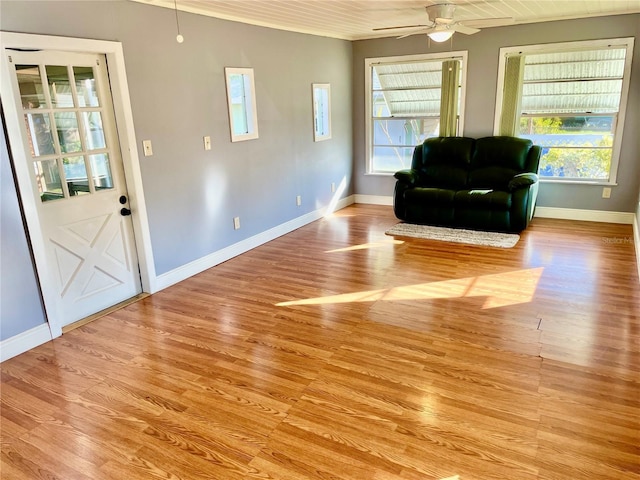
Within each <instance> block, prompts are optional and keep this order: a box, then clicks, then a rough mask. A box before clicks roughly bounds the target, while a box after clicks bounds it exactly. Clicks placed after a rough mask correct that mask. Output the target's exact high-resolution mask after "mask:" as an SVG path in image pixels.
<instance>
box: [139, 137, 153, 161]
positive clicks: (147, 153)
mask: <svg viewBox="0 0 640 480" xmlns="http://www.w3.org/2000/svg"><path fill="white" fill-rule="evenodd" d="M142 148H143V149H144V156H145V157H150V156H151V155H153V148H151V140H145V141H143V142H142Z"/></svg>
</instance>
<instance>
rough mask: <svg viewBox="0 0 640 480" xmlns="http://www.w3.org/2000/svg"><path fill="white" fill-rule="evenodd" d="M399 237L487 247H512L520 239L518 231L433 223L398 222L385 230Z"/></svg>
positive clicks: (388, 233)
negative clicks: (466, 227) (468, 227)
mask: <svg viewBox="0 0 640 480" xmlns="http://www.w3.org/2000/svg"><path fill="white" fill-rule="evenodd" d="M385 233H386V234H387V235H392V236H398V237H413V238H424V239H427V240H440V241H443V242H455V243H466V244H469V245H482V246H485V247H499V248H512V247H514V246H515V245H516V243H518V240H520V235H518V234H516V233H496V232H481V231H477V230H464V229H460V228H445V227H432V226H431V225H414V224H412V223H398V224H397V225H395V226H393V227H391V228H390V229H389V230H387V231H386V232H385Z"/></svg>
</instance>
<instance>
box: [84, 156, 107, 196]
mask: <svg viewBox="0 0 640 480" xmlns="http://www.w3.org/2000/svg"><path fill="white" fill-rule="evenodd" d="M89 161H90V162H91V171H92V172H93V186H94V187H95V189H96V191H98V190H105V189H109V188H113V179H112V178H111V166H110V165H109V155H107V154H106V153H100V154H98V155H90V156H89Z"/></svg>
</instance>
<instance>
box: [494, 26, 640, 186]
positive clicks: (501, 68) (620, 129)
mask: <svg viewBox="0 0 640 480" xmlns="http://www.w3.org/2000/svg"><path fill="white" fill-rule="evenodd" d="M633 46H634V38H633V37H624V38H611V39H601V40H586V41H576V42H560V43H548V44H536V45H523V46H516V47H502V48H500V57H499V64H498V83H497V92H496V109H495V115H494V123H493V132H494V134H495V135H498V132H499V131H500V119H501V116H502V106H503V93H504V83H505V67H506V59H507V57H508V56H509V55H510V54H514V53H515V54H525V55H527V54H529V55H533V54H552V53H562V52H565V53H569V52H572V51H575V52H577V51H585V50H600V49H605V48H625V49H626V54H625V65H624V73H623V77H622V90H621V92H620V105H619V108H618V111H617V113H614V114H613V116H614V117H615V119H616V120H615V125H614V126H613V145H612V147H611V165H610V167H609V178H608V180H604V179H596V178H585V179H579V178H568V179H565V178H563V177H547V176H540V181H541V182H543V183H559V184H580V185H612V186H615V185H617V176H618V167H619V163H620V152H621V147H622V137H623V134H624V123H625V114H626V110H627V103H628V97H629V86H630V83H631V64H632V61H633ZM518 102H519V108H520V107H521V105H522V99H521V96H520V98H519V99H518ZM556 113H558V115H554V112H549V113H548V116H562V115H566V113H563V114H562V115H561V114H560V113H559V112H556ZM584 115H586V116H589V114H588V113H586V112H585V113H584ZM537 116H542V114H540V115H537ZM572 116H583V114H580V113H574V114H572ZM592 116H597V115H596V114H593V115H592ZM519 118H522V114H521V113H520V114H519Z"/></svg>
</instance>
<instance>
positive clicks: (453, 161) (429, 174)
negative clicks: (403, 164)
mask: <svg viewBox="0 0 640 480" xmlns="http://www.w3.org/2000/svg"><path fill="white" fill-rule="evenodd" d="M474 143H475V140H474V139H473V138H468V137H436V138H428V139H426V140H425V141H424V142H423V143H422V145H419V148H416V149H415V151H414V156H413V159H412V163H411V168H412V169H414V170H416V171H417V172H418V176H419V180H418V183H419V184H420V185H421V186H425V187H440V188H451V189H454V190H457V189H460V188H465V187H466V185H467V174H468V171H469V165H470V163H471V155H472V152H473V145H474Z"/></svg>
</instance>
